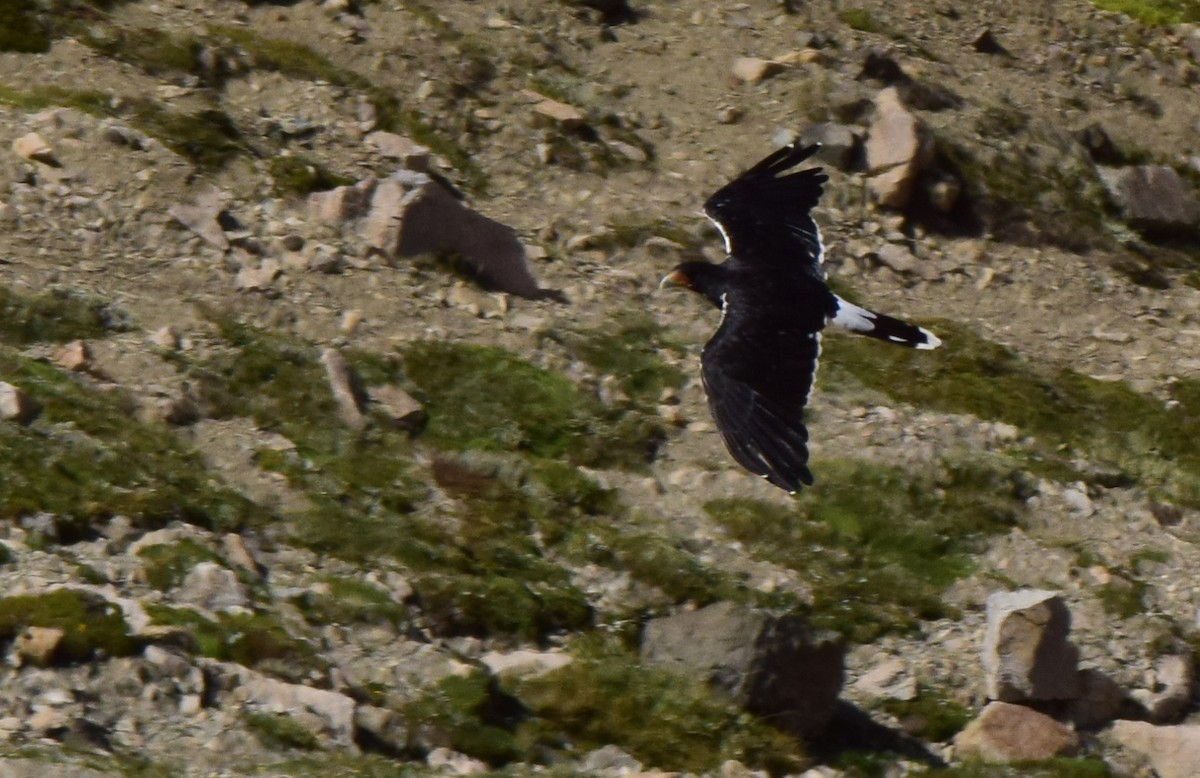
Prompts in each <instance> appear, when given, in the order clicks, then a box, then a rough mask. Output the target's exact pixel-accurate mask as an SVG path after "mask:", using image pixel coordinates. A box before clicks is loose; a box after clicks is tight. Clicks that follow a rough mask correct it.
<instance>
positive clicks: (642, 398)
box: [544, 312, 685, 411]
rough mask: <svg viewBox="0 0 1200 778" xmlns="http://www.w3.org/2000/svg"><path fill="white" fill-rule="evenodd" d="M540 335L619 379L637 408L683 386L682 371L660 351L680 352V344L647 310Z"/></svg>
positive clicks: (641, 407)
mask: <svg viewBox="0 0 1200 778" xmlns="http://www.w3.org/2000/svg"><path fill="white" fill-rule="evenodd" d="M544 337H546V338H548V339H550V340H554V341H556V342H558V343H560V344H562V345H563V346H564V347H565V348H566V349H567V352H568V353H569V354H570V355H571V356H572V357H575V358H576V359H580V360H582V361H583V362H585V363H586V364H588V365H589V366H591V367H592V368H593V369H594V370H595V371H596V372H597V373H600V374H602V375H612V376H616V377H617V378H619V379H620V385H621V389H622V391H624V392H625V393H626V394H627V395H628V396H629V398H630V399H631V400H632V401H633V403H634V405H635V406H636V407H638V408H640V409H643V410H646V411H649V410H650V409H652V408H653V407H654V405H655V404H656V403H657V402H658V400H659V398H660V396H661V395H662V392H663V390H664V389H668V388H670V389H678V388H679V387H680V386H682V385H683V379H684V376H683V371H681V370H680V369H679V368H677V367H675V366H673V365H670V364H668V363H667V362H666V361H665V360H664V359H663V358H662V356H661V353H660V352H661V351H663V350H669V351H673V352H674V353H675V354H677V355H682V354H684V353H685V350H684V347H683V346H682V345H681V344H680V343H678V342H676V341H672V340H670V339H669V338H668V337H667V336H666V334H665V332H664V329H663V327H662V326H661V325H659V324H658V323H657V322H656V321H655V320H654V317H653V316H651V315H649V314H647V313H639V312H628V313H625V314H623V315H618V316H613V317H612V318H611V319H609V320H608V321H606V322H604V323H603V324H601V325H599V326H597V327H592V328H590V329H588V330H576V331H571V330H566V331H554V332H548V333H545V335H544Z"/></svg>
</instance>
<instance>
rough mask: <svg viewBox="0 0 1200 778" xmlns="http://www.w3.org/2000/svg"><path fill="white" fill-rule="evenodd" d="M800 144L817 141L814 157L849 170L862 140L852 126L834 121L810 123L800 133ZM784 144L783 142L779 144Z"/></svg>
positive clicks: (840, 168)
mask: <svg viewBox="0 0 1200 778" xmlns="http://www.w3.org/2000/svg"><path fill="white" fill-rule="evenodd" d="M799 141H800V143H801V144H804V145H807V144H810V143H819V144H821V148H819V149H817V153H816V155H814V157H813V158H814V159H817V160H820V161H822V162H828V163H829V164H831V165H833V166H834V167H836V168H837V169H838V170H849V169H850V168H851V166H852V165H853V164H854V157H855V152H857V151H858V148H859V146H860V145H861V143H862V140H861V139H860V138H859V134H858V132H856V131H855V129H854V128H853V127H850V126H849V125H846V124H836V123H834V122H823V123H821V124H812V125H809V126H808V127H806V128H805V129H804V131H803V132H801V133H800V136H799ZM779 145H784V144H779Z"/></svg>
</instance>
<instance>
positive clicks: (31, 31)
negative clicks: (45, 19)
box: [0, 0, 50, 53]
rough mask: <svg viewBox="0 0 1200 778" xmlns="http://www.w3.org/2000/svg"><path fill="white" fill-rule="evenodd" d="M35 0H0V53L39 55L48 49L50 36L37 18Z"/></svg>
mask: <svg viewBox="0 0 1200 778" xmlns="http://www.w3.org/2000/svg"><path fill="white" fill-rule="evenodd" d="M39 10H40V7H39V5H38V3H37V0H0V18H3V19H4V23H3V24H0V51H23V52H29V53H40V52H43V51H48V50H49V49H50V35H49V33H48V32H47V31H46V26H45V25H44V24H43V23H42V22H41V20H40V19H39V18H38V11H39Z"/></svg>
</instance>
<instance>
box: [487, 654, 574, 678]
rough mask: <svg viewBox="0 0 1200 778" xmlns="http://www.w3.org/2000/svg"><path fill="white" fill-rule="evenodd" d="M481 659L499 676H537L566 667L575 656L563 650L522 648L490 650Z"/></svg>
mask: <svg viewBox="0 0 1200 778" xmlns="http://www.w3.org/2000/svg"><path fill="white" fill-rule="evenodd" d="M480 661H482V662H483V663H484V664H485V665H487V668H488V669H489V670H491V671H492V673H493V674H494V675H497V676H508V677H513V678H536V677H537V676H539V675H545V674H546V673H549V672H551V671H554V670H557V669H559V668H560V667H566V666H567V665H569V664H571V662H572V661H573V658H572V657H571V655H570V654H567V653H564V652H562V651H534V650H532V649H520V650H517V651H510V652H508V653H504V652H500V651H489V652H488V653H486V654H484V655H483V656H482V657H481V658H480Z"/></svg>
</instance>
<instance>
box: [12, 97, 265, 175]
mask: <svg viewBox="0 0 1200 778" xmlns="http://www.w3.org/2000/svg"><path fill="white" fill-rule="evenodd" d="M0 104H5V105H11V106H15V107H18V108H24V109H29V110H37V109H41V108H50V107H54V106H63V107H67V108H75V109H76V110H80V111H84V112H85V113H89V114H92V115H94V116H106V117H114V118H119V119H122V120H124V121H127V122H129V124H130V125H131V126H133V127H135V128H137V129H138V130H141V131H142V132H144V133H146V134H147V135H149V136H151V137H153V138H155V139H156V140H158V141H159V142H160V143H162V144H163V145H164V146H166V147H167V148H169V149H170V150H171V151H173V152H175V153H176V154H179V155H180V156H182V157H184V158H186V159H188V160H190V161H191V162H192V163H194V164H195V165H196V166H197V167H200V168H202V169H205V170H215V169H218V168H220V167H222V166H224V165H225V164H226V163H228V162H229V161H230V160H232V159H233V158H234V157H236V156H238V155H239V154H242V153H243V152H244V151H245V146H244V144H243V143H242V140H241V132H240V131H239V130H238V128H237V126H236V125H235V124H234V123H233V120H232V119H230V118H229V116H228V115H227V114H225V113H223V112H221V111H218V110H215V109H208V110H203V111H198V112H196V113H190V114H184V113H178V112H176V111H172V110H170V109H168V108H166V107H164V106H163V105H161V104H160V103H157V102H155V101H153V100H150V99H147V98H140V97H118V96H116V95H110V94H107V93H104V92H98V91H95V90H87V89H79V90H76V89H63V88H62V87H52V86H47V87H40V88H39V89H38V90H37V91H22V90H18V89H11V88H9V87H4V86H0Z"/></svg>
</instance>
